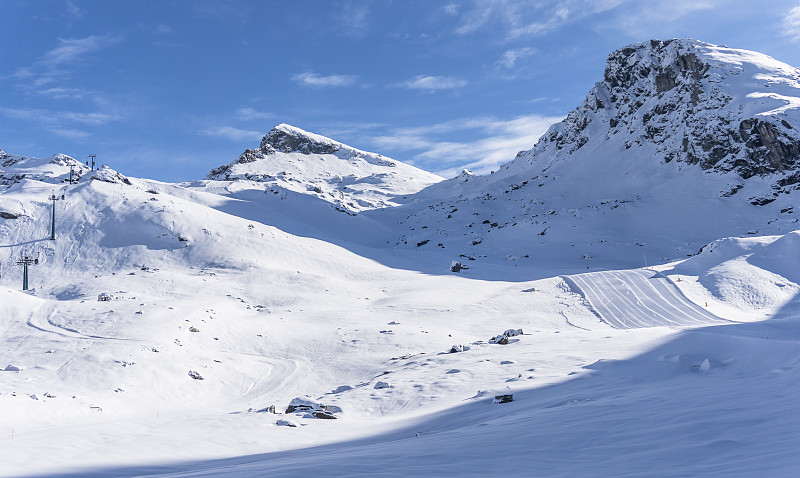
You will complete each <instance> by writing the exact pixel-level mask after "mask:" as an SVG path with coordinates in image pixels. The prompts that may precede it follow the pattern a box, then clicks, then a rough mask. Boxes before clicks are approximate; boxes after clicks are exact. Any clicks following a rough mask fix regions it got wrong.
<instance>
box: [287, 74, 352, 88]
mask: <svg viewBox="0 0 800 478" xmlns="http://www.w3.org/2000/svg"><path fill="white" fill-rule="evenodd" d="M357 79H358V77H357V76H355V75H327V76H325V75H318V74H316V73H312V72H307V73H298V74H297V75H294V76H293V77H292V80H293V81H296V82H297V83H300V84H301V85H303V86H309V87H312V88H329V87H337V86H349V85H352V84H353V83H355V82H356V80H357Z"/></svg>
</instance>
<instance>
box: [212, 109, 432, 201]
mask: <svg viewBox="0 0 800 478" xmlns="http://www.w3.org/2000/svg"><path fill="white" fill-rule="evenodd" d="M207 178H208V179H209V180H213V181H242V180H247V181H257V182H259V183H263V184H261V187H262V188H263V187H266V188H267V189H269V190H271V191H272V192H274V193H276V194H279V193H280V191H281V190H287V191H293V192H298V193H303V194H310V195H314V196H316V197H318V198H319V199H322V200H324V201H327V202H330V203H332V204H334V205H335V206H336V207H338V208H341V209H342V210H346V211H351V212H357V211H361V210H365V209H375V208H383V207H387V206H395V205H397V204H398V203H399V202H402V196H405V195H408V194H412V193H415V192H417V191H419V190H420V189H423V188H424V187H426V186H428V185H430V184H433V183H436V182H439V181H441V180H442V178H440V177H439V176H436V175H435V174H431V173H429V172H427V171H423V170H421V169H417V168H415V167H413V166H409V165H407V164H404V163H401V162H399V161H395V160H393V159H390V158H387V157H385V156H381V155H380V154H375V153H368V152H365V151H360V150H358V149H355V148H352V147H350V146H347V145H344V144H342V143H339V142H337V141H334V140H332V139H330V138H326V137H324V136H320V135H317V134H314V133H309V132H307V131H303V130H302V129H300V128H296V127H294V126H290V125H287V124H280V125H278V126H276V127H275V128H273V129H272V130H271V131H270V132H269V133H267V134H266V136H264V138H263V139H262V140H261V145H260V147H259V148H257V149H248V150H247V151H245V152H244V153H242V154H241V156H239V159H237V160H236V161H234V162H233V163H231V164H228V165H225V166H221V167H219V168H215V169H213V170H211V172H209V173H208V176H207ZM215 186H217V187H218V185H210V187H215Z"/></svg>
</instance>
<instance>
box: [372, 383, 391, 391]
mask: <svg viewBox="0 0 800 478" xmlns="http://www.w3.org/2000/svg"><path fill="white" fill-rule="evenodd" d="M373 388H374V389H375V390H380V389H381V388H389V384H388V383H386V382H381V381H378V382H377V383H375V386H374V387H373Z"/></svg>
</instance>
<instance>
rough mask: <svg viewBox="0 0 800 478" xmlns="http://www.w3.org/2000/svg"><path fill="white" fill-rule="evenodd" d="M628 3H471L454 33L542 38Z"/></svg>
mask: <svg viewBox="0 0 800 478" xmlns="http://www.w3.org/2000/svg"><path fill="white" fill-rule="evenodd" d="M630 2H632V0H592V1H587V0H474V1H473V3H472V5H471V6H469V7H467V8H465V9H463V13H462V14H461V16H460V21H459V24H458V26H457V27H456V30H455V31H456V33H458V34H462V35H464V34H470V33H474V32H476V31H479V30H483V29H486V28H495V29H498V28H499V29H501V30H503V31H505V33H506V36H507V37H509V38H518V37H523V36H535V35H543V34H546V33H550V32H552V31H554V30H557V29H559V28H560V27H562V26H564V25H566V24H569V23H571V22H573V21H576V20H579V19H581V18H585V17H587V16H590V15H596V14H599V13H602V12H606V11H608V10H612V9H614V8H616V7H618V6H620V5H622V4H624V3H630Z"/></svg>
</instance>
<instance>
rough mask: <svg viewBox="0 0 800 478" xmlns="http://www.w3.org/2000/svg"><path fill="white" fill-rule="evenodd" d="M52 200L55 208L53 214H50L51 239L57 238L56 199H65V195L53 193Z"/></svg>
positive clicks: (50, 198)
mask: <svg viewBox="0 0 800 478" xmlns="http://www.w3.org/2000/svg"><path fill="white" fill-rule="evenodd" d="M47 199H49V200H50V201H53V209H52V214H51V215H50V240H51V241H55V240H56V201H58V200H59V199H64V195H63V194H62V195H61V197H58V196H56V195H55V194H51V195H50V197H49V198H47Z"/></svg>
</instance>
